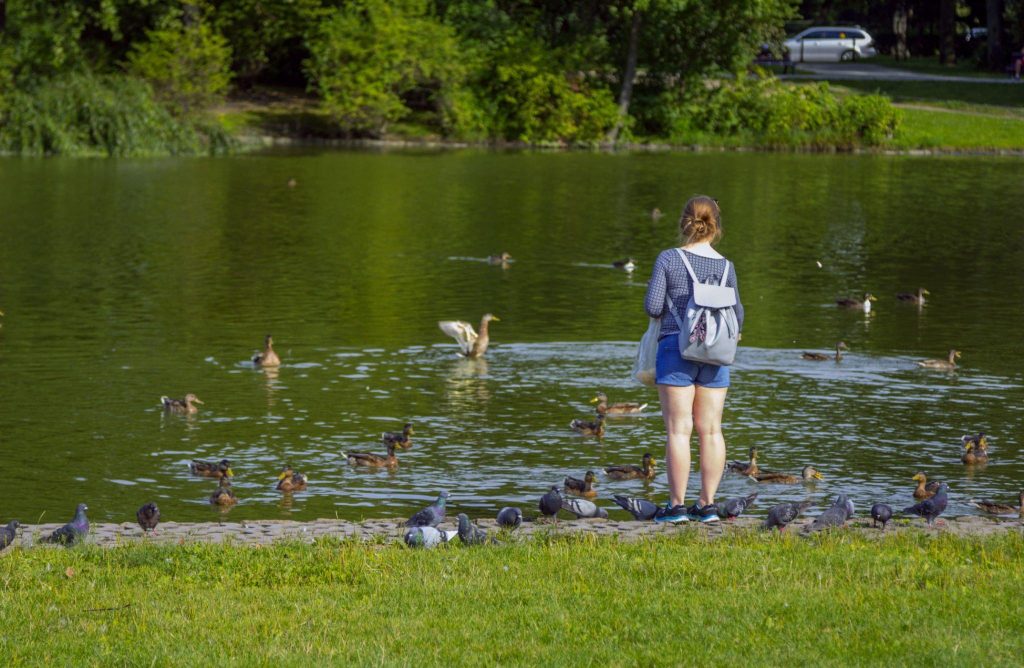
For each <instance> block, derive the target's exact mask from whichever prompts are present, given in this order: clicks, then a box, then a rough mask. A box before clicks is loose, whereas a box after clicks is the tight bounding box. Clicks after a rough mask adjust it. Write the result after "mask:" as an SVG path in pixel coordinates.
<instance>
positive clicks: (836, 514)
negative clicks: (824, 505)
mask: <svg viewBox="0 0 1024 668" xmlns="http://www.w3.org/2000/svg"><path fill="white" fill-rule="evenodd" d="M851 515H853V502H851V501H850V499H849V497H847V496H846V495H845V494H840V495H839V496H837V497H836V500H835V501H833V502H832V505H831V506H829V508H828V509H827V510H825V512H823V513H822V514H820V515H818V516H817V517H815V518H814V522H812V523H811V526H809V527H807V530H808V531H821V530H822V529H828V528H830V527H841V526H843V525H844V524H846V520H848V519H850V516H851Z"/></svg>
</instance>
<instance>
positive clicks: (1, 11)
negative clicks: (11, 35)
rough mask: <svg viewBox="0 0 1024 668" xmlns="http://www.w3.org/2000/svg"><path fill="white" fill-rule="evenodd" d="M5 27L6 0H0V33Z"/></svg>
mask: <svg viewBox="0 0 1024 668" xmlns="http://www.w3.org/2000/svg"><path fill="white" fill-rule="evenodd" d="M6 28H7V0H0V33H3V31H4V29H6Z"/></svg>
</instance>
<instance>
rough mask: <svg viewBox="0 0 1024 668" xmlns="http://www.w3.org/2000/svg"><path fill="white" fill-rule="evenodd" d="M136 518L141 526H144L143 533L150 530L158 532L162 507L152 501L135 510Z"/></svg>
mask: <svg viewBox="0 0 1024 668" xmlns="http://www.w3.org/2000/svg"><path fill="white" fill-rule="evenodd" d="M135 519H136V520H138V522H139V526H140V527H142V533H147V532H150V531H152V532H153V533H156V525H157V523H158V522H160V509H159V508H157V507H156V504H155V503H153V502H152V501H151V502H149V503H147V504H144V505H142V506H141V507H140V508H139V509H138V510H136V511H135Z"/></svg>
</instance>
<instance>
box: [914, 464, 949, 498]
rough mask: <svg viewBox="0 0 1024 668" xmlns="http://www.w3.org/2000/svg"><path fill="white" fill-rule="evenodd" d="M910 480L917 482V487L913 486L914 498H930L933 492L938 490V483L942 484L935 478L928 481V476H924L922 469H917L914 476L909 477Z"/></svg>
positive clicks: (933, 494)
mask: <svg viewBox="0 0 1024 668" xmlns="http://www.w3.org/2000/svg"><path fill="white" fill-rule="evenodd" d="M911 480H913V481H915V482H917V487H916V488H914V498H915V499H930V498H932V497H933V496H935V493H936V492H938V491H939V485H941V484H942V483H940V482H939V481H937V480H933V481H932V482H928V476H926V475H925V474H924V472H923V471H918V472H917V473H915V474H914V477H913V478H911Z"/></svg>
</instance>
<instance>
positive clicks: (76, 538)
mask: <svg viewBox="0 0 1024 668" xmlns="http://www.w3.org/2000/svg"><path fill="white" fill-rule="evenodd" d="M87 510H89V507H88V506H86V505H85V504H84V503H80V504H78V507H77V508H75V517H74V518H73V519H72V520H71V521H70V522H68V523H67V524H65V525H64V526H62V527H61V528H59V529H57V530H56V531H54V532H53V533H52V534H50V535H49V536H47V537H46V538H43V539H42V542H44V543H60V544H61V545H74V544H76V543H80V542H81V541H82V540H84V539H85V537H86V535H87V534H88V533H89V518H88V517H86V516H85V511H87Z"/></svg>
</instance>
